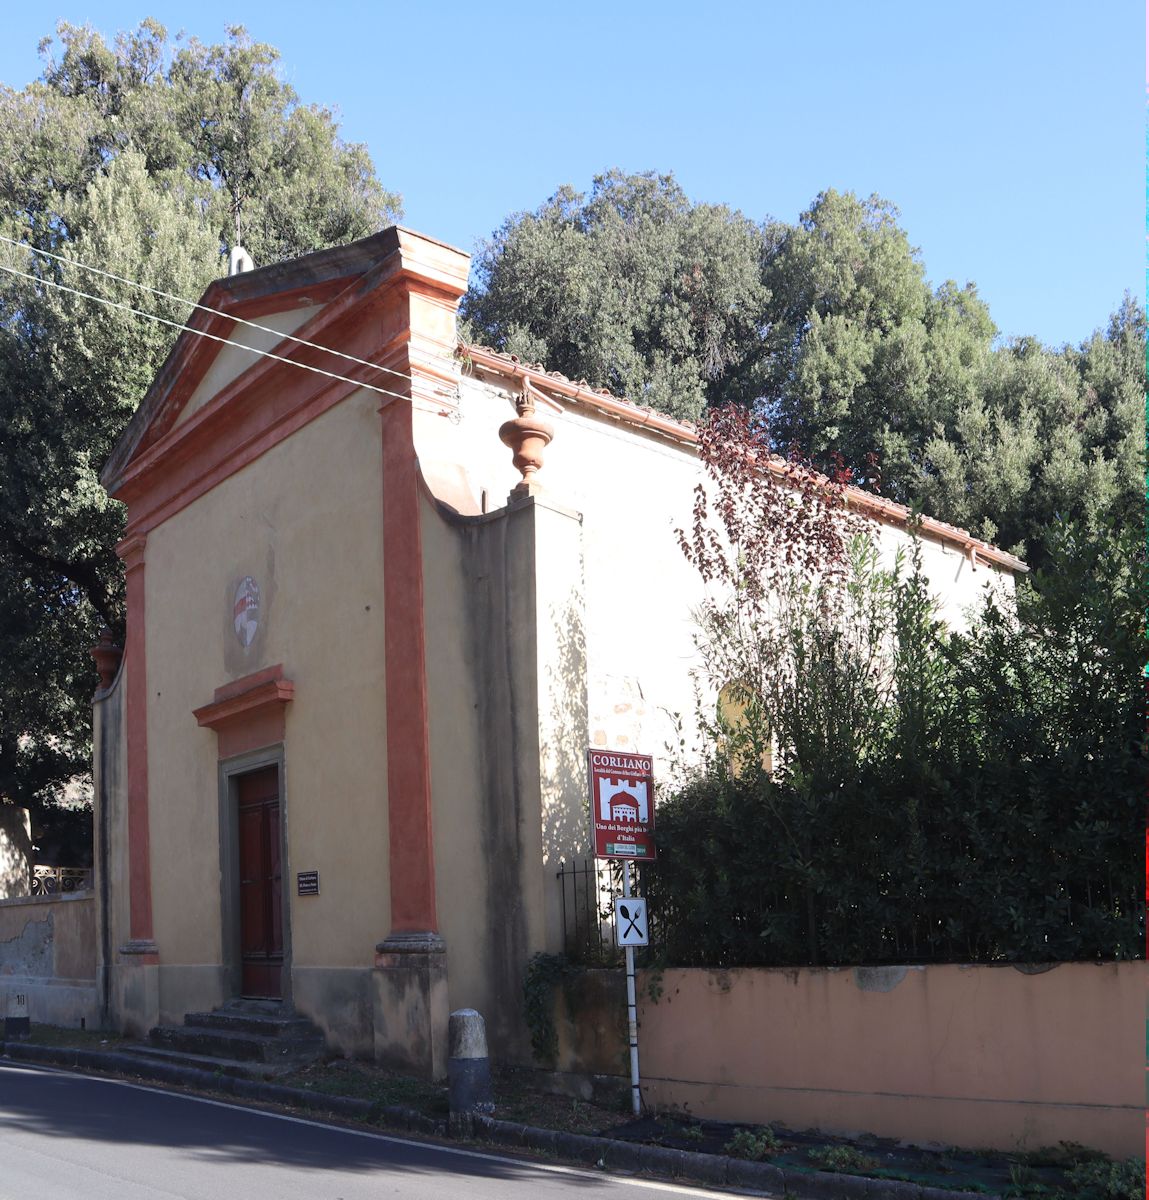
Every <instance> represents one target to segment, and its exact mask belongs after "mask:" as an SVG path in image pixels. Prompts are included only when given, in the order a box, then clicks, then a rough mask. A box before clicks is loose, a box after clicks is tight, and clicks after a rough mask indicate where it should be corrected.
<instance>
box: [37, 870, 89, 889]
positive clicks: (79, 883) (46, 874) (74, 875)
mask: <svg viewBox="0 0 1149 1200" xmlns="http://www.w3.org/2000/svg"><path fill="white" fill-rule="evenodd" d="M91 886H92V869H91V867H33V868H32V895H33V896H58V895H63V894H66V893H68V892H86V891H87V890H88V889H89V888H90V887H91Z"/></svg>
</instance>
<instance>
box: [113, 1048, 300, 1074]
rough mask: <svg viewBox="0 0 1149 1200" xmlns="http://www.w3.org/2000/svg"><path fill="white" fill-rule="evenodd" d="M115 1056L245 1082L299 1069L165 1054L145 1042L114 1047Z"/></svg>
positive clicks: (285, 1064)
mask: <svg viewBox="0 0 1149 1200" xmlns="http://www.w3.org/2000/svg"><path fill="white" fill-rule="evenodd" d="M117 1050H118V1052H120V1053H123V1054H130V1055H131V1056H132V1057H133V1058H140V1059H144V1060H147V1061H150V1062H161V1063H169V1064H171V1065H173V1066H178V1067H195V1068H196V1069H197V1070H200V1071H209V1072H211V1073H212V1074H213V1075H214V1074H219V1075H238V1076H240V1077H242V1078H244V1079H274V1078H276V1077H277V1076H279V1075H287V1074H288V1073H290V1072H291V1071H294V1070H296V1069H297V1068H298V1067H299V1065H300V1064H299V1062H298V1061H292V1062H280V1063H269V1062H239V1061H237V1060H236V1059H233V1058H216V1057H214V1056H213V1055H210V1054H189V1053H187V1052H185V1051H182V1050H164V1049H161V1048H160V1047H159V1046H152V1045H149V1044H148V1043H147V1042H129V1043H127V1044H126V1045H123V1046H120V1047H117Z"/></svg>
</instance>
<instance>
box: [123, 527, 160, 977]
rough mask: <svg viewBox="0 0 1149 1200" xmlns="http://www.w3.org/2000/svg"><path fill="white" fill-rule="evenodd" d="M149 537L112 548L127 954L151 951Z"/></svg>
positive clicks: (127, 540) (133, 536)
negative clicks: (123, 752)
mask: <svg viewBox="0 0 1149 1200" xmlns="http://www.w3.org/2000/svg"><path fill="white" fill-rule="evenodd" d="M146 545H147V538H146V537H145V536H144V535H143V534H138V533H136V534H129V535H128V536H127V537H126V538H124V540H123V541H122V542H120V544H119V545H118V546H117V547H116V553H117V554H118V555H119V556H120V558H121V559H122V560H123V563H124V570H125V574H126V585H127V601H128V605H127V607H128V627H127V636H126V638H125V639H124V657H125V659H126V663H127V672H128V680H127V696H126V705H125V707H126V710H127V712H126V719H127V746H128V894H129V897H130V902H131V915H130V922H129V931H130V934H131V940H130V941H129V942H128V944H127V945H126V946H124V947H122V948H121V949H122V951H123V952H125V953H129V954H142V955H154V954H155V953H156V945H155V942H154V941H153V936H152V866H151V850H150V845H149V839H148V676H147V662H146V655H145V649H144V647H145V635H146V628H147V626H146V620H145V614H144V550H145V547H146Z"/></svg>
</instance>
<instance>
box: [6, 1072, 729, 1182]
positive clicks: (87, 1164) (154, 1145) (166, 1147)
mask: <svg viewBox="0 0 1149 1200" xmlns="http://www.w3.org/2000/svg"><path fill="white" fill-rule="evenodd" d="M660 1192H661V1193H663V1194H664V1195H674V1194H677V1195H679V1196H683V1197H700V1196H714V1195H717V1194H718V1193H713V1192H704V1191H701V1190H700V1189H696V1188H686V1187H678V1186H672V1185H669V1184H658V1183H651V1182H646V1181H637V1180H634V1181H631V1180H622V1179H616V1178H611V1177H609V1176H603V1175H596V1174H593V1173H590V1172H586V1171H575V1170H567V1169H565V1168H561V1167H545V1166H537V1165H535V1164H533V1163H527V1162H519V1161H516V1160H515V1159H512V1158H506V1157H503V1156H500V1155H498V1154H474V1153H471V1152H468V1151H462V1150H454V1149H448V1148H443V1147H438V1146H428V1145H422V1144H420V1143H417V1142H410V1141H405V1140H403V1139H401V1138H391V1137H384V1136H381V1135H376V1134H362V1133H356V1132H353V1131H351V1130H347V1129H341V1128H338V1127H334V1126H328V1125H321V1124H318V1123H315V1122H312V1121H305V1120H300V1119H297V1118H292V1117H281V1116H276V1115H274V1114H270V1113H263V1112H258V1111H255V1110H251V1109H243V1108H238V1107H235V1106H233V1105H230V1104H222V1103H218V1102H215V1101H210V1100H199V1099H196V1098H194V1097H190V1096H184V1095H180V1094H178V1093H173V1092H164V1091H160V1090H158V1089H155V1088H149V1087H143V1086H138V1085H134V1084H126V1083H119V1082H116V1081H112V1080H105V1079H92V1078H88V1077H86V1076H82V1075H74V1074H71V1073H69V1072H66V1071H53V1070H49V1069H47V1068H42V1067H28V1066H24V1065H20V1066H16V1065H11V1064H7V1063H0V1200H159V1198H161V1197H162V1198H164V1200H170V1198H172V1197H181V1198H186V1200H230V1198H231V1197H235V1198H236V1200H368V1198H370V1200H383V1198H385V1197H390V1196H401V1197H404V1198H408V1197H409V1198H411V1200H446V1198H448V1197H451V1198H454V1197H467V1200H471V1198H474V1200H572V1198H573V1197H575V1196H581V1197H586V1198H587V1200H589V1198H590V1197H592V1196H593V1197H595V1198H596V1200H597V1198H598V1197H600V1196H601V1197H603V1198H604V1200H658V1193H660Z"/></svg>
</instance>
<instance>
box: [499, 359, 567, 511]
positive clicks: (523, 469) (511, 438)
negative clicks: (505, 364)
mask: <svg viewBox="0 0 1149 1200" xmlns="http://www.w3.org/2000/svg"><path fill="white" fill-rule="evenodd" d="M515 411H516V412H517V413H518V414H519V415H518V416H517V417H515V419H514V420H513V421H507V422H505V423H504V424H503V425H502V426H501V427H500V429H499V440H500V441H501V442H502V443H503V445H504V446H509V447H510V448H511V449H512V450H513V451H514V455H515V456H514V458H513V460H512V461H513V462H514V464H515V466H516V467H517V468H518V469H519V472H520V473H521V475H522V479H521V480H520V482H519V483H517V484H516V485H515V486H514V487H513V488H512V489H511V497H510V498H511V499H512V500H515V499H517V498H518V497H520V496H534V495H537V494H538V493H539V492H540V491H542V486H543V485H542V484H541V483H539V481H538V479H537V478H536V476H537V475H538V472H539V468H540V467H541V466H542V465H543V451H544V450H545V449H546V447H547V443H548V442H549V441H550V440H551V438H553V437H554V435H555V431H554V429H553V428H552V427H551V426H550V425H549V424H547V422H546V421H543V420H540V419H539V418H538V417H536V416H535V398H534V396H532V395H531V387H530V384H529V383H528V381H527V377H526V376H525V375H524V376H523V380H522V387H521V389H520V391H519V395H518V396H517V398H516V399H515Z"/></svg>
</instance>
